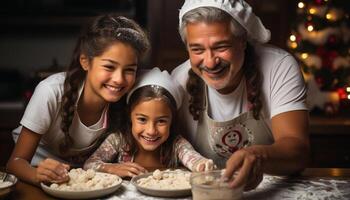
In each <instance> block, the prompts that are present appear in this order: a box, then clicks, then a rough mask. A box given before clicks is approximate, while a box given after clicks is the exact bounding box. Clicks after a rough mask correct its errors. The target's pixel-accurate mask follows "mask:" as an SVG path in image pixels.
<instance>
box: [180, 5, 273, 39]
mask: <svg viewBox="0 0 350 200" xmlns="http://www.w3.org/2000/svg"><path fill="white" fill-rule="evenodd" d="M199 7H215V8H218V9H220V10H223V11H225V12H226V13H228V14H229V15H231V16H232V17H233V19H235V20H236V21H237V22H238V23H239V24H240V25H242V26H243V28H244V29H245V30H246V31H247V33H248V40H249V41H254V42H259V43H266V42H268V41H269V40H270V37H271V33H270V31H269V30H268V29H266V28H265V26H264V25H263V23H262V22H261V21H260V18H259V17H257V16H256V15H255V14H254V13H253V10H252V7H251V6H250V5H249V4H248V3H247V2H245V1H243V0H185V3H184V4H183V6H182V8H181V9H180V14H179V27H180V26H181V23H182V17H183V16H184V15H185V14H186V13H187V12H189V11H191V10H193V9H196V8H199Z"/></svg>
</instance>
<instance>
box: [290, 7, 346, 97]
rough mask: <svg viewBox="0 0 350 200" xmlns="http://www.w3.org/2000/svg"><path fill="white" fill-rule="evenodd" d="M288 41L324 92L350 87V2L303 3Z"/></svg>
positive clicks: (305, 70)
mask: <svg viewBox="0 0 350 200" xmlns="http://www.w3.org/2000/svg"><path fill="white" fill-rule="evenodd" d="M296 9H297V16H296V20H295V22H294V23H293V24H292V31H291V35H290V37H289V40H288V42H287V45H288V47H289V48H290V50H291V52H292V53H293V54H294V55H295V57H296V58H297V59H298V60H299V61H300V65H301V66H302V69H303V71H304V73H305V74H306V75H312V76H311V77H313V78H314V80H315V81H316V83H317V86H318V87H319V89H320V90H322V91H338V93H339V91H340V90H344V91H345V92H346V88H347V87H349V86H350V19H349V13H350V12H349V10H350V1H349V0H302V1H299V2H298V3H297V8H296Z"/></svg>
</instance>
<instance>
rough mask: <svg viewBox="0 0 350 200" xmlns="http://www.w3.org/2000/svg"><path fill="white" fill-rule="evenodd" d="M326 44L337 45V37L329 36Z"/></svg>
mask: <svg viewBox="0 0 350 200" xmlns="http://www.w3.org/2000/svg"><path fill="white" fill-rule="evenodd" d="M327 42H328V44H330V45H335V44H337V42H338V40H337V37H336V36H335V35H330V36H329V37H328V40H327Z"/></svg>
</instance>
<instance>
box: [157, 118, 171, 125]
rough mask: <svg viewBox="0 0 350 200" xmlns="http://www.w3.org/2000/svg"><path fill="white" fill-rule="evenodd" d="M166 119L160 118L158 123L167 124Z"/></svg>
mask: <svg viewBox="0 0 350 200" xmlns="http://www.w3.org/2000/svg"><path fill="white" fill-rule="evenodd" d="M168 121H169V120H167V119H160V120H158V123H159V124H168Z"/></svg>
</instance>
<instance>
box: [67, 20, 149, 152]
mask: <svg viewBox="0 0 350 200" xmlns="http://www.w3.org/2000/svg"><path fill="white" fill-rule="evenodd" d="M115 42H123V43H126V44H129V45H131V46H132V47H133V49H134V50H135V52H136V54H137V55H138V58H139V60H140V59H142V58H143V57H144V55H146V54H147V52H148V50H149V49H150V42H149V39H148V36H147V35H146V33H145V32H144V31H143V30H142V29H141V27H140V26H139V25H138V24H137V23H136V22H135V21H133V20H131V19H128V18H125V17H122V16H118V15H114V14H107V15H102V16H98V17H96V18H95V20H94V21H93V22H92V23H91V24H90V26H88V27H87V28H86V29H84V30H83V32H82V34H81V35H80V37H79V38H78V42H77V44H76V47H75V49H74V52H73V58H72V61H71V63H70V65H69V66H68V69H67V72H66V79H65V82H64V94H63V96H62V107H61V116H62V122H61V129H62V131H63V133H64V135H65V137H64V139H63V141H62V142H61V144H60V151H61V152H62V153H64V152H66V151H67V150H68V149H69V147H71V146H72V145H73V144H74V141H73V140H72V137H71V136H70V134H69V128H70V126H71V124H72V120H73V117H74V112H75V110H76V108H75V103H76V102H77V100H78V90H79V88H80V87H81V85H82V84H83V82H84V80H85V77H86V72H85V71H84V70H83V68H82V66H81V64H80V56H81V55H85V56H86V57H87V58H88V59H89V62H90V63H91V61H92V59H93V58H94V57H96V56H100V55H102V54H103V53H104V51H105V50H106V49H107V48H108V47H110V46H111V45H113V44H114V43H115ZM125 104H126V101H125V98H122V99H120V100H119V101H118V102H116V103H113V104H111V105H110V109H109V114H108V115H109V116H110V117H109V120H110V123H109V124H112V125H113V126H111V127H109V129H110V130H111V129H117V128H120V127H121V126H122V124H123V120H122V119H123V117H122V116H123V115H124V116H125V114H124V109H123V108H124V107H125ZM119 111H120V112H119Z"/></svg>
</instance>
